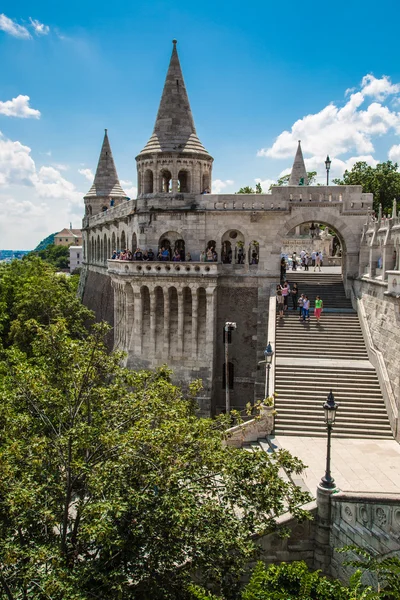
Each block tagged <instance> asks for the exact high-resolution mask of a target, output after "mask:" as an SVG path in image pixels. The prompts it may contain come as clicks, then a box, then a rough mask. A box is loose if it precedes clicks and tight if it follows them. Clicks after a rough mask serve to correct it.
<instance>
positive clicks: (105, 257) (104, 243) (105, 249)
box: [103, 234, 108, 264]
mask: <svg viewBox="0 0 400 600" xmlns="http://www.w3.org/2000/svg"><path fill="white" fill-rule="evenodd" d="M107 258H108V252H107V236H106V234H104V237H103V264H106V262H107Z"/></svg>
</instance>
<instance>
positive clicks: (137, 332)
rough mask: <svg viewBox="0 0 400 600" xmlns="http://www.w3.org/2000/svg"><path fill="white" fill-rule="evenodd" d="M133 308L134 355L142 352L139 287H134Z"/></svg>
mask: <svg viewBox="0 0 400 600" xmlns="http://www.w3.org/2000/svg"><path fill="white" fill-rule="evenodd" d="M133 296H134V309H133V314H134V317H133V321H134V327H133V330H134V349H135V355H136V356H140V355H141V353H142V320H143V315H142V304H143V303H142V294H141V293H140V287H136V288H134V294H133Z"/></svg>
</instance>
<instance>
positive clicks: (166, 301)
mask: <svg viewBox="0 0 400 600" xmlns="http://www.w3.org/2000/svg"><path fill="white" fill-rule="evenodd" d="M163 291H164V356H165V357H169V288H168V287H166V288H164V290H163Z"/></svg>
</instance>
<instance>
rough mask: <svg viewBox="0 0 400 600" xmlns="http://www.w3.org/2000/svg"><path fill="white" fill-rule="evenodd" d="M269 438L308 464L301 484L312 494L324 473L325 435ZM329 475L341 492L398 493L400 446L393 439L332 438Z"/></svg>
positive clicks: (399, 482) (399, 489)
mask: <svg viewBox="0 0 400 600" xmlns="http://www.w3.org/2000/svg"><path fill="white" fill-rule="evenodd" d="M271 441H272V442H273V443H274V444H275V445H276V446H277V447H278V448H285V449H286V450H289V452H290V453H291V454H293V456H297V457H298V458H300V459H301V460H302V461H303V462H304V463H305V464H306V465H307V469H306V470H305V472H304V473H303V476H302V477H303V482H304V487H307V488H308V489H309V491H310V493H311V494H312V495H313V496H315V494H316V489H317V484H318V483H319V481H320V480H321V477H322V476H323V475H324V474H325V464H326V441H327V440H326V438H316V437H296V436H276V437H273V436H271ZM331 474H332V477H333V478H334V479H335V482H336V484H337V486H338V488H339V489H340V490H342V491H352V492H376V493H400V445H399V444H398V443H397V442H396V441H395V440H364V439H361V440H360V439H348V438H335V437H332V464H331ZM296 483H297V482H296Z"/></svg>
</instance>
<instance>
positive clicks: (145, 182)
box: [136, 40, 213, 198]
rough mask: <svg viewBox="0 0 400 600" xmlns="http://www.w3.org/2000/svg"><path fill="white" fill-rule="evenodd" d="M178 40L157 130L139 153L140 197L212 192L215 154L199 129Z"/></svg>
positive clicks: (165, 86)
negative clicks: (185, 77)
mask: <svg viewBox="0 0 400 600" xmlns="http://www.w3.org/2000/svg"><path fill="white" fill-rule="evenodd" d="M176 44H177V41H176V40H173V49H172V56H171V60H170V64H169V68H168V72H167V77H166V79H165V84H164V89H163V93H162V97H161V102H160V106H159V109H158V113H157V118H156V122H155V125H154V130H153V133H152V135H151V137H150V139H149V141H148V142H147V144H146V146H145V147H144V148H143V150H142V151H141V152H140V154H138V156H137V157H136V162H137V173H138V197H139V198H140V197H141V196H144V195H148V194H169V193H180V194H201V193H207V192H211V173H212V163H213V158H212V157H211V156H210V154H209V153H208V152H207V150H206V149H205V148H204V146H203V144H202V143H201V142H200V140H199V138H198V136H197V133H196V128H195V125H194V120H193V116H192V111H191V109H190V104H189V98H188V95H187V92H186V88H185V82H184V80H183V75H182V70H181V65H180V63H179V57H178V52H177V49H176Z"/></svg>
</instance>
